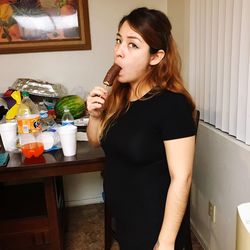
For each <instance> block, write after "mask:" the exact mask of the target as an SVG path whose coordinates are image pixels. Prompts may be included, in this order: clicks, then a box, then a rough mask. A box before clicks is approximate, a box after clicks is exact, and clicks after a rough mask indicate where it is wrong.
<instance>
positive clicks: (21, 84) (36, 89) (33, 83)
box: [10, 78, 68, 98]
mask: <svg viewBox="0 0 250 250" xmlns="http://www.w3.org/2000/svg"><path fill="white" fill-rule="evenodd" d="M10 88H11V89H14V90H19V91H27V92H28V93H29V94H32V95H36V96H44V97H53V98H61V97H63V96H65V95H67V94H68V91H67V89H66V88H65V87H64V86H63V85H62V84H53V83H49V82H43V81H40V80H33V79H28V78H18V79H17V80H16V81H15V82H14V83H13V84H12V86H11V87H10Z"/></svg>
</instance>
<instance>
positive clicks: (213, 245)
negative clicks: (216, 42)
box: [168, 0, 250, 250]
mask: <svg viewBox="0 0 250 250" xmlns="http://www.w3.org/2000/svg"><path fill="white" fill-rule="evenodd" d="M189 1H190V0H185V1H183V0H176V1H173V0H169V1H168V16H169V17H170V19H171V21H172V24H173V31H174V32H173V33H174V35H175V38H176V40H177V43H178V47H179V49H180V51H181V55H182V59H183V62H184V69H185V70H184V76H185V79H188V75H187V71H188V55H189V52H188V46H189V44H188V37H189V33H188V31H189V30H188V18H189V7H188V4H189ZM183 10H185V13H184V14H183ZM208 201H211V202H212V203H213V204H215V206H216V222H215V223H212V222H211V220H210V218H209V216H208ZM249 201H250V147H249V146H246V145H245V144H243V143H241V142H239V141H237V140H236V139H234V138H233V137H231V136H228V135H227V134H225V133H222V132H220V131H219V130H217V129H215V128H214V127H212V126H210V125H207V124H206V123H203V122H200V125H199V131H198V136H197V147H196V156H195V164H194V175H193V185H192V193H191V223H192V226H193V228H194V230H195V231H196V233H197V234H198V236H199V237H200V239H201V240H202V241H203V243H204V245H205V247H206V248H207V249H211V250H225V249H226V250H234V249H235V235H236V212H237V206H238V205H239V204H241V203H244V202H249Z"/></svg>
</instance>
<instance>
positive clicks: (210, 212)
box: [208, 201, 216, 223]
mask: <svg viewBox="0 0 250 250" xmlns="http://www.w3.org/2000/svg"><path fill="white" fill-rule="evenodd" d="M215 213H216V207H215V205H214V204H213V203H212V202H211V201H209V202H208V215H209V217H210V218H211V221H212V222H213V223H215Z"/></svg>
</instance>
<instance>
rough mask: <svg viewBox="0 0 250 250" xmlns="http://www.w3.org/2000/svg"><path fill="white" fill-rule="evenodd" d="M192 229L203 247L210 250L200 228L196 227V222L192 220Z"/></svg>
mask: <svg viewBox="0 0 250 250" xmlns="http://www.w3.org/2000/svg"><path fill="white" fill-rule="evenodd" d="M191 230H192V232H193V234H194V235H195V237H196V238H197V240H198V241H199V242H200V244H201V246H202V247H203V249H204V250H209V248H208V246H207V244H206V243H205V240H204V239H203V237H202V236H201V234H200V233H199V232H198V230H197V229H196V228H195V225H194V223H193V222H192V220H191Z"/></svg>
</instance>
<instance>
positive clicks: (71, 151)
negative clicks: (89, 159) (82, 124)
mask: <svg viewBox="0 0 250 250" xmlns="http://www.w3.org/2000/svg"><path fill="white" fill-rule="evenodd" d="M57 132H58V134H59V137H60V140H61V144H62V150H63V154H64V156H73V155H75V154H76V132H77V127H76V126H75V125H65V126H62V127H59V128H58V129H57Z"/></svg>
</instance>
